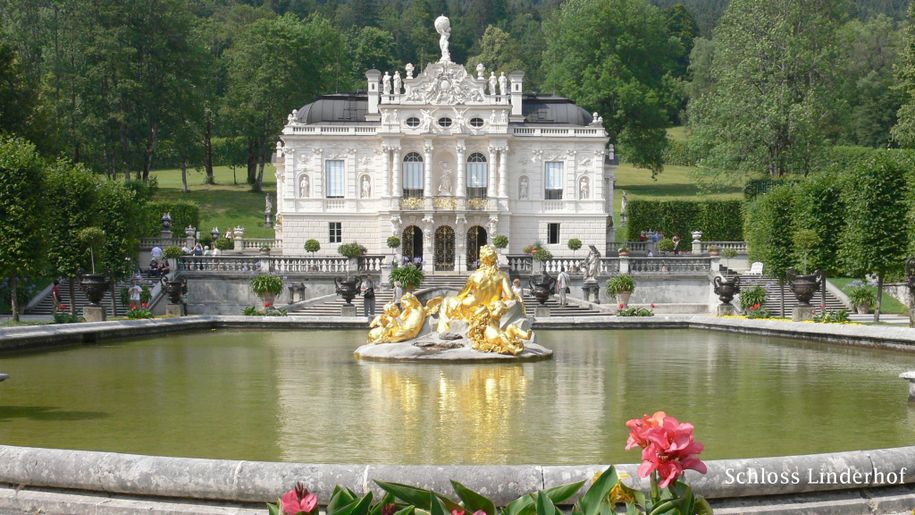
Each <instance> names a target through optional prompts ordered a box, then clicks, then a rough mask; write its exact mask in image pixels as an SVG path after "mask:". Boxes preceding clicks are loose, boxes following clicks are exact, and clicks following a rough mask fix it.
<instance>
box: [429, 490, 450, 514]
mask: <svg viewBox="0 0 915 515" xmlns="http://www.w3.org/2000/svg"><path fill="white" fill-rule="evenodd" d="M431 504H432V506H431V509H430V510H429V514H430V515H451V513H450V512H449V511H448V510H447V509H446V508H445V505H444V504H442V500H441V499H440V498H439V497H438V496H437V495H433V496H432V502H431Z"/></svg>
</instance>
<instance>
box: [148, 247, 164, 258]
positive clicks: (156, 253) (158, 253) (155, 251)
mask: <svg viewBox="0 0 915 515" xmlns="http://www.w3.org/2000/svg"><path fill="white" fill-rule="evenodd" d="M149 253H150V254H152V258H153V259H155V260H157V261H158V260H159V259H162V248H161V247H159V246H158V245H156V246H155V247H153V248H152V250H151V251H149Z"/></svg>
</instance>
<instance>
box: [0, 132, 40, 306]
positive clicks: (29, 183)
mask: <svg viewBox="0 0 915 515" xmlns="http://www.w3.org/2000/svg"><path fill="white" fill-rule="evenodd" d="M42 166H43V165H42V163H41V159H40V158H39V156H38V152H37V151H36V149H35V145H33V144H32V143H29V142H28V141H26V140H24V139H21V138H16V137H9V136H0V220H3V223H0V274H2V277H6V278H9V284H10V293H11V297H10V299H11V300H10V302H11V305H12V308H13V321H15V322H18V321H19V300H18V298H17V293H18V288H19V279H20V278H21V277H23V276H25V275H27V274H31V273H35V272H39V271H40V270H41V265H42V263H43V261H44V257H45V244H46V243H45V238H44V231H43V228H44V224H45V202H44V175H43V170H42Z"/></svg>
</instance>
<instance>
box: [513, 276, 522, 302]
mask: <svg viewBox="0 0 915 515" xmlns="http://www.w3.org/2000/svg"><path fill="white" fill-rule="evenodd" d="M512 292H513V293H514V294H515V297H518V300H522V299H523V298H524V288H522V287H521V279H518V278H517V277H516V278H515V279H514V280H513V281H512Z"/></svg>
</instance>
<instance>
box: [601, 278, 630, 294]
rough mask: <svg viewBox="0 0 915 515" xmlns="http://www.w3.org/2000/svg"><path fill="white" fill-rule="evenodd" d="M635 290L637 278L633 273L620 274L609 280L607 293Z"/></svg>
mask: <svg viewBox="0 0 915 515" xmlns="http://www.w3.org/2000/svg"><path fill="white" fill-rule="evenodd" d="M633 291H635V280H634V279H633V278H632V276H631V275H628V274H620V275H618V276H616V277H614V278H612V279H610V280H609V281H607V294H608V295H616V294H618V293H627V292H628V293H632V292H633Z"/></svg>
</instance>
